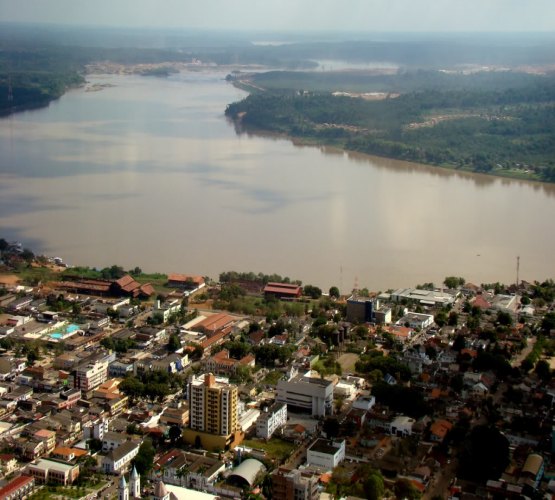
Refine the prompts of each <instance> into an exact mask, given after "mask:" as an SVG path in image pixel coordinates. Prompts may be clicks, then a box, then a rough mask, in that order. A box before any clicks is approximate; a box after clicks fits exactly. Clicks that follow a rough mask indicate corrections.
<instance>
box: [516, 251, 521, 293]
mask: <svg viewBox="0 0 555 500" xmlns="http://www.w3.org/2000/svg"><path fill="white" fill-rule="evenodd" d="M519 272H520V256H517V258H516V286H517V288H518V278H519V276H518V275H519Z"/></svg>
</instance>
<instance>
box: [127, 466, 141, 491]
mask: <svg viewBox="0 0 555 500" xmlns="http://www.w3.org/2000/svg"><path fill="white" fill-rule="evenodd" d="M129 496H130V497H131V498H141V476H139V474H138V473H137V469H136V468H135V466H133V471H132V472H131V477H130V478H129Z"/></svg>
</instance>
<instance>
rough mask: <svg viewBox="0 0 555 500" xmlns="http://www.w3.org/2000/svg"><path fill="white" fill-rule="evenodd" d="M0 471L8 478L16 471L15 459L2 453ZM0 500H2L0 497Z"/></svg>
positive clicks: (8, 454)
mask: <svg viewBox="0 0 555 500" xmlns="http://www.w3.org/2000/svg"><path fill="white" fill-rule="evenodd" d="M0 469H1V470H2V474H3V475H4V476H9V475H10V474H12V473H13V472H14V471H15V470H16V469H17V458H16V457H15V455H12V454H11V453H3V454H1V455H0ZM0 498H2V497H1V496H0Z"/></svg>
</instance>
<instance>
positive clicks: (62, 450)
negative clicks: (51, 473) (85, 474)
mask: <svg viewBox="0 0 555 500" xmlns="http://www.w3.org/2000/svg"><path fill="white" fill-rule="evenodd" d="M88 454H89V452H88V451H87V450H81V449H80V448H69V447H67V446H58V447H57V448H54V449H53V450H52V454H51V457H52V458H57V459H59V460H63V461H64V462H73V461H74V460H77V459H79V458H81V457H84V456H86V455H88Z"/></svg>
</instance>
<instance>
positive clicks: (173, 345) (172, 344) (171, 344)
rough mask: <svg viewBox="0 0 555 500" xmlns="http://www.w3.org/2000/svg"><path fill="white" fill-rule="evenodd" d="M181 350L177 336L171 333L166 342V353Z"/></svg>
mask: <svg viewBox="0 0 555 500" xmlns="http://www.w3.org/2000/svg"><path fill="white" fill-rule="evenodd" d="M179 349H181V340H179V335H177V334H176V333H172V334H171V335H170V338H169V340H168V351H170V352H176V351H177V350H179Z"/></svg>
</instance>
